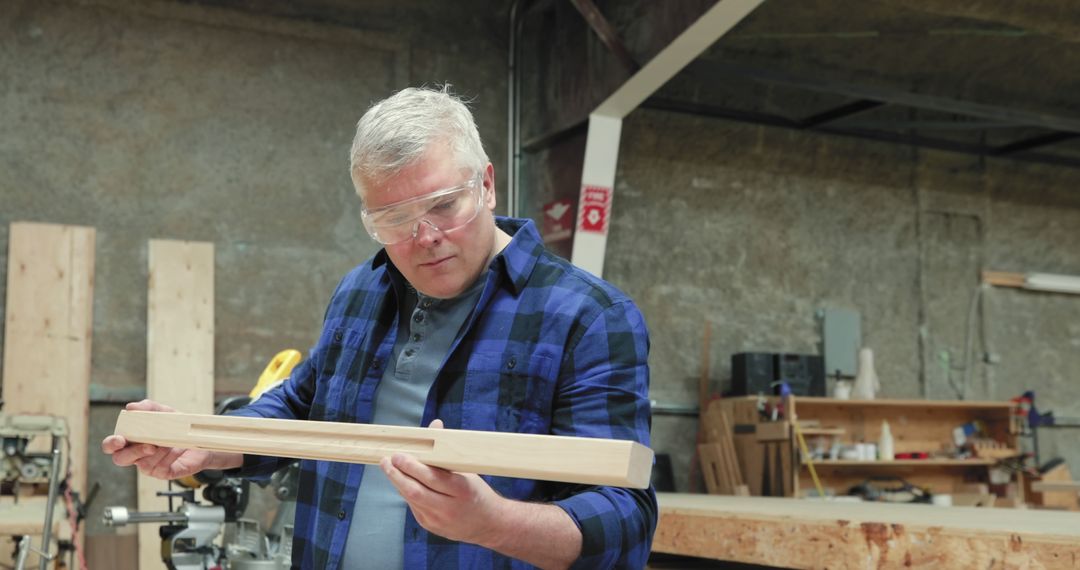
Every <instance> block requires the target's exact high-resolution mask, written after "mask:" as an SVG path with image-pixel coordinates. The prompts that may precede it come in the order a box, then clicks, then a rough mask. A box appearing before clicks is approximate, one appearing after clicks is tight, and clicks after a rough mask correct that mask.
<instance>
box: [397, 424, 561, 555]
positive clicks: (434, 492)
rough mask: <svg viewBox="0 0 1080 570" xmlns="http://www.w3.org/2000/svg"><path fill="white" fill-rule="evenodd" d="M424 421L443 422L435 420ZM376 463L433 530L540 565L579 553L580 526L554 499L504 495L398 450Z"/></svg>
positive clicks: (472, 477)
mask: <svg viewBox="0 0 1080 570" xmlns="http://www.w3.org/2000/svg"><path fill="white" fill-rule="evenodd" d="M428 427H431V428H435V429H440V428H442V427H443V424H442V421H441V420H435V421H433V422H431V425H430V426H428ZM379 466H380V467H382V470H383V472H384V473H386V476H387V478H389V479H390V482H391V483H393V484H394V487H396V488H397V490H398V492H399V493H401V496H402V497H403V498H404V499H405V502H407V503H408V504H409V507H410V508H411V509H412V512H413V516H415V517H416V522H418V523H420V525H421V526H423V527H424V528H426V529H427V530H428V531H429V532H431V533H433V534H437V535H439V536H441V537H444V538H448V539H450V540H457V541H461V542H469V543H472V544H477V545H480V546H483V547H485V548H490V549H491V550H494V551H496V552H500V553H502V554H505V555H507V556H510V557H511V558H518V559H520V560H524V561H525V562H528V563H530V564H532V565H534V566H539V567H541V568H566V567H568V566H570V564H571V563H572V562H573V561H574V560H575V559H576V558H577V557H578V556H580V554H581V541H582V538H581V531H580V530H579V529H578V527H577V525H576V524H575V523H574V520H573V519H572V518H570V515H568V514H566V511H564V510H562V509H561V508H559V507H557V506H555V505H544V504H538V503H524V502H521V501H512V500H510V499H506V498H503V497H501V496H499V494H498V493H496V492H495V490H494V489H492V488H491V486H490V485H488V484H487V482H486V481H484V480H483V479H481V478H480V476H479V475H474V474H471V473H454V472H452V471H447V470H445V469H439V468H438V467H430V466H428V465H424V464H423V463H421V462H419V461H417V460H416V458H415V457H412V456H410V455H405V454H402V453H395V454H394V455H393V457H388V458H383V460H382V461H380V462H379Z"/></svg>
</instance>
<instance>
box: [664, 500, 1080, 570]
mask: <svg viewBox="0 0 1080 570" xmlns="http://www.w3.org/2000/svg"><path fill="white" fill-rule="evenodd" d="M657 498H658V501H659V504H660V522H659V526H658V527H657V530H656V535H655V537H654V540H653V550H654V551H656V552H666V553H673V554H684V555H691V556H700V557H706V558H713V559H717V560H727V561H736V562H744V563H752V564H765V565H773V566H782V567H785V568H901V567H903V568H908V567H911V568H1050V569H1057V568H1060V569H1066V568H1068V569H1072V568H1078V567H1080V514H1078V513H1066V512H1048V511H1025V510H1015V509H984V508H972V507H934V506H931V505H895V504H884V503H843V502H826V501H808V500H800V499H783V498H772V497H725V496H718V495H686V494H674V493H659V494H658V497H657Z"/></svg>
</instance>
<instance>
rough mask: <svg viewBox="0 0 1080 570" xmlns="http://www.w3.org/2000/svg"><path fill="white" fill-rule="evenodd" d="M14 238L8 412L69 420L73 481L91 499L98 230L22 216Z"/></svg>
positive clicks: (39, 445) (45, 441)
mask: <svg viewBox="0 0 1080 570" xmlns="http://www.w3.org/2000/svg"><path fill="white" fill-rule="evenodd" d="M9 236H10V237H9V239H10V241H9V244H8V273H7V274H8V285H7V304H6V305H5V310H6V317H5V328H4V365H3V382H4V412H6V413H9V414H35V415H37V414H42V415H54V416H60V417H64V418H65V419H66V420H67V423H68V432H69V440H70V443H71V453H70V456H67V453H66V451H67V450H66V449H65V456H66V459H69V460H70V464H71V485H72V488H73V489H75V490H77V491H79V493H80V494H81V495H82V496H83V497H84V498H85V497H86V465H87V457H86V449H87V437H88V436H87V432H88V425H87V424H88V418H89V413H90V399H89V391H90V337H91V328H92V327H93V320H94V319H93V291H94V228H88V227H80V226H62V225H55V224H37V223H28V222H16V223H13V224H11V231H10V234H9ZM61 394H62V395H63V397H57V396H58V395H61ZM33 445H34V448H33V450H34V451H41V452H47V451H48V450H49V449H50V446H51V441H50V438H48V437H41V438H35V440H34V442H33Z"/></svg>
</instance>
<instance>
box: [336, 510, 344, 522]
mask: <svg viewBox="0 0 1080 570" xmlns="http://www.w3.org/2000/svg"><path fill="white" fill-rule="evenodd" d="M337 518H338V520H339V521H343V520H345V511H338V513H337Z"/></svg>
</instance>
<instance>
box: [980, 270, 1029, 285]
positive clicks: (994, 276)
mask: <svg viewBox="0 0 1080 570" xmlns="http://www.w3.org/2000/svg"><path fill="white" fill-rule="evenodd" d="M982 278H983V283H986V284H988V285H993V286H995V287H1023V286H1024V284H1025V283H1026V281H1027V279H1026V276H1025V275H1024V274H1023V273H1014V272H1012V271H983V272H982Z"/></svg>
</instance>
